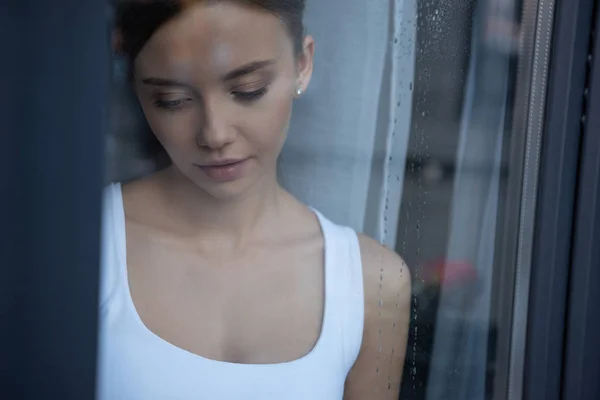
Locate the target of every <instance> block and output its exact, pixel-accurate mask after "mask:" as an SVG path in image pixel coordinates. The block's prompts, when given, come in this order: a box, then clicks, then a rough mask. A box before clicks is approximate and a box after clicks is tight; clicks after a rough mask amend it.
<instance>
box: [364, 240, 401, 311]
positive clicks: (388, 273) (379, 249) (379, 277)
mask: <svg viewBox="0 0 600 400" xmlns="http://www.w3.org/2000/svg"><path fill="white" fill-rule="evenodd" d="M358 241H359V244H360V251H361V258H362V264H363V274H364V280H365V296H366V297H367V300H368V299H369V297H371V296H374V297H377V299H378V300H379V299H381V296H382V295H384V296H386V295H388V296H389V295H391V294H398V293H402V294H404V295H406V293H408V294H409V295H410V286H411V278H410V271H409V269H408V266H407V265H406V263H405V262H404V260H403V259H402V258H401V257H400V256H399V255H398V254H397V253H395V252H393V251H391V250H389V249H388V248H386V247H385V246H383V245H382V244H381V243H378V242H377V241H375V240H373V239H371V238H370V237H368V236H365V235H361V234H359V235H358ZM383 289H385V290H383ZM382 300H385V299H382Z"/></svg>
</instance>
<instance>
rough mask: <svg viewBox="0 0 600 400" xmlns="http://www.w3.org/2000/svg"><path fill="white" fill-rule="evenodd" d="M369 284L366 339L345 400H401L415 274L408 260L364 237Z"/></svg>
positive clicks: (345, 394) (353, 369)
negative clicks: (399, 397) (409, 267)
mask: <svg viewBox="0 0 600 400" xmlns="http://www.w3.org/2000/svg"><path fill="white" fill-rule="evenodd" d="M359 242H360V249H361V255H362V263H363V276H364V286H365V327H364V335H363V342H362V346H361V350H360V353H359V355H358V358H357V360H356V363H355V364H354V366H353V367H352V369H351V371H350V373H349V375H348V378H347V379H346V387H345V391H344V399H345V400H362V399H373V400H388V399H390V400H391V399H394V400H397V399H398V393H399V391H400V382H401V379H402V369H403V366H404V357H405V354H406V342H407V337H408V324H409V319H410V296H411V287H410V286H411V279H410V272H409V270H408V267H407V266H406V264H405V263H404V261H403V260H402V259H401V258H400V257H399V256H398V255H397V254H395V253H394V252H392V251H390V250H388V249H386V248H385V247H383V246H382V245H381V244H379V243H377V242H375V241H373V240H372V239H369V238H366V237H364V236H360V237H359Z"/></svg>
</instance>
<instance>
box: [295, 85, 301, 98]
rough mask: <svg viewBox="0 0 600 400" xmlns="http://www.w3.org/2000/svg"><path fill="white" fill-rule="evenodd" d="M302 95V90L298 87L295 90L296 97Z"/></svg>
mask: <svg viewBox="0 0 600 400" xmlns="http://www.w3.org/2000/svg"><path fill="white" fill-rule="evenodd" d="M301 94H302V88H301V87H299V88H298V89H296V95H297V96H300V95H301Z"/></svg>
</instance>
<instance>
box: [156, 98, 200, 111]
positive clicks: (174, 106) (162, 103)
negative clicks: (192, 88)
mask: <svg viewBox="0 0 600 400" xmlns="http://www.w3.org/2000/svg"><path fill="white" fill-rule="evenodd" d="M189 101H191V99H190V98H181V99H174V100H161V99H157V100H156V101H155V102H154V105H155V106H156V107H159V108H164V109H167V110H171V111H175V110H178V109H180V108H181V107H183V106H184V105H185V103H187V102H189Z"/></svg>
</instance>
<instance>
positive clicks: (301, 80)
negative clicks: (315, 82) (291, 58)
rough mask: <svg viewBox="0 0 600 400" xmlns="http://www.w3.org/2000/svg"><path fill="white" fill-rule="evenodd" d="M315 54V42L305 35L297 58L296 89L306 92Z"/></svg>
mask: <svg viewBox="0 0 600 400" xmlns="http://www.w3.org/2000/svg"><path fill="white" fill-rule="evenodd" d="M314 54H315V41H314V39H313V37H312V36H310V35H307V36H306V37H305V38H304V42H303V45H302V54H300V55H299V56H298V82H296V87H297V88H300V89H302V91H303V92H306V88H308V84H309V83H310V79H311V77H312V71H313V59H314Z"/></svg>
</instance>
